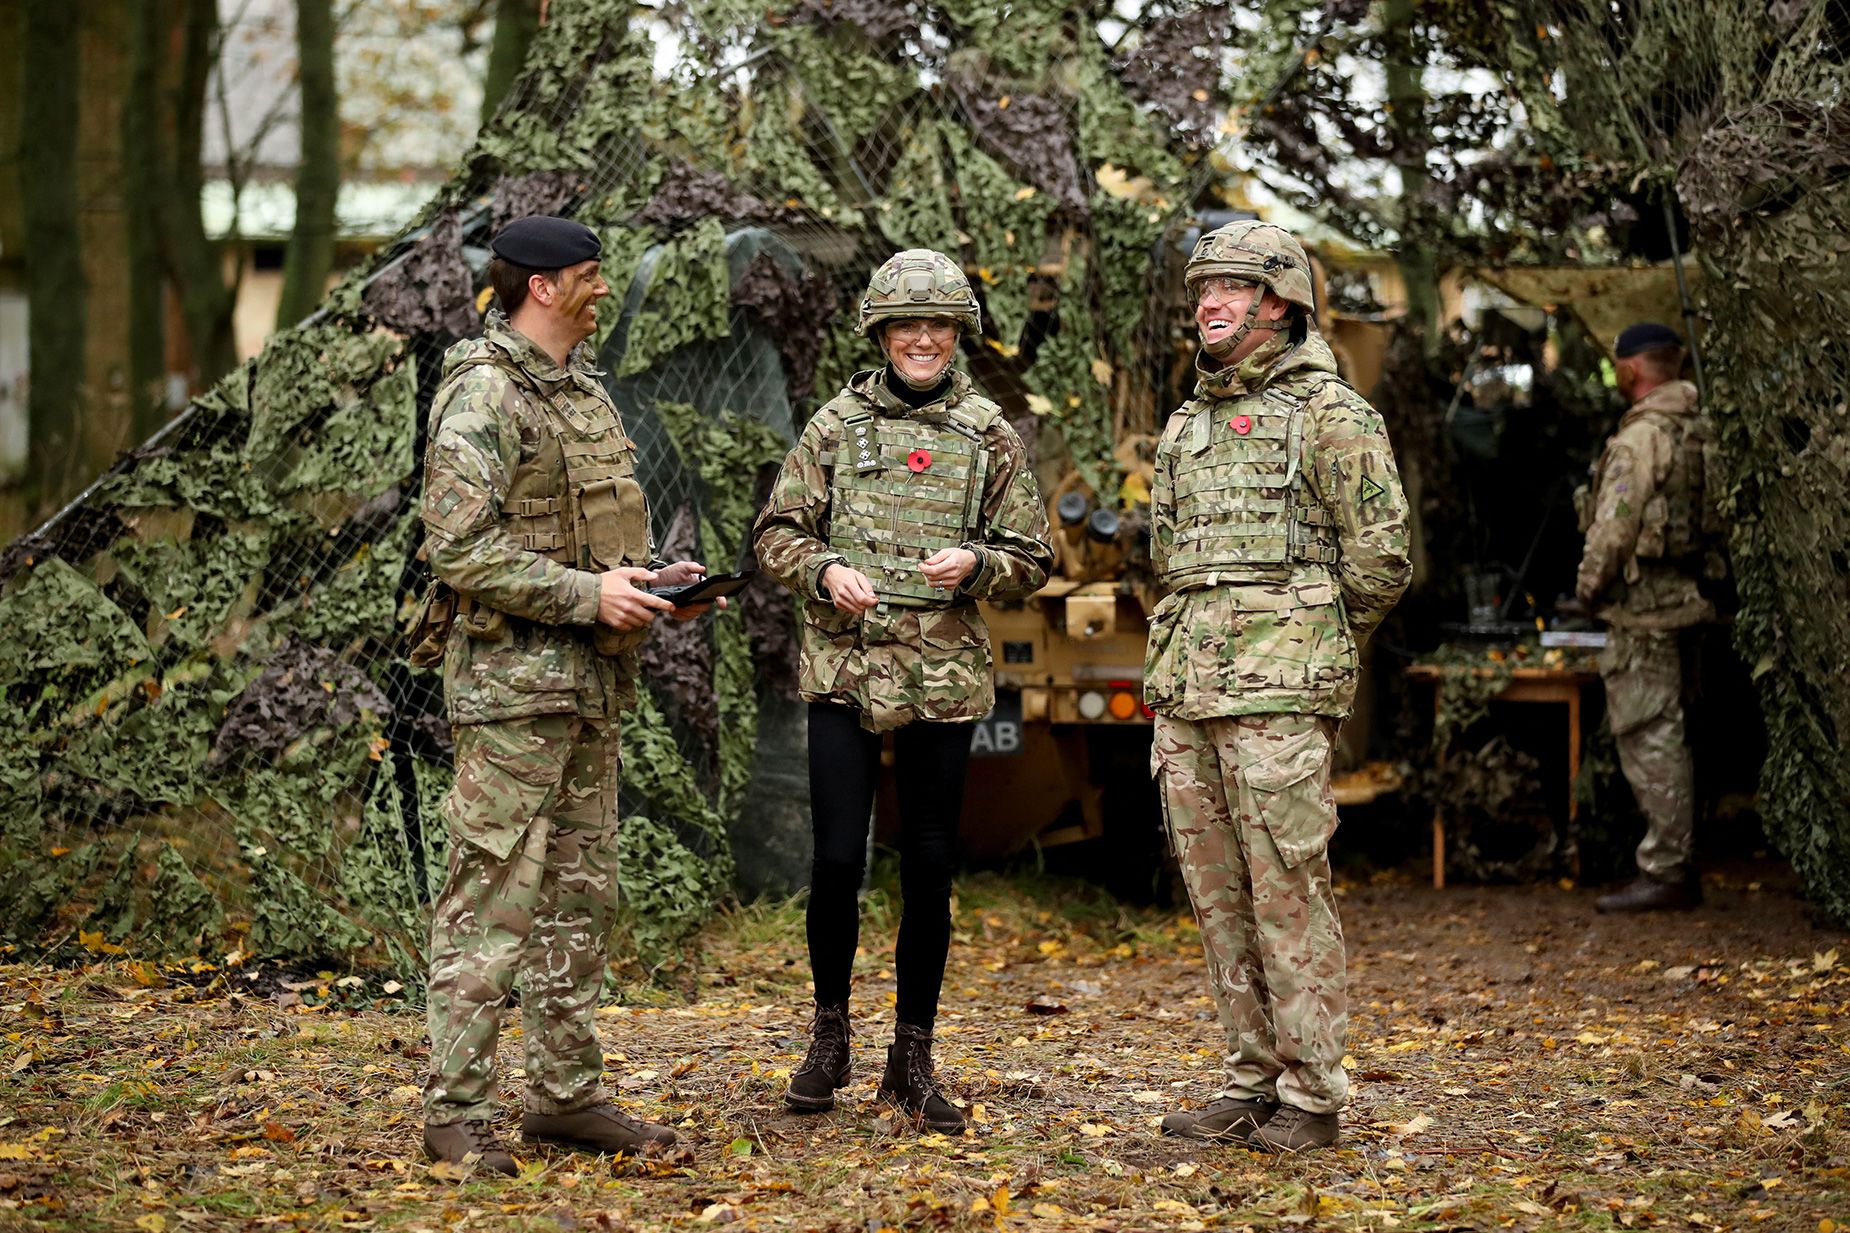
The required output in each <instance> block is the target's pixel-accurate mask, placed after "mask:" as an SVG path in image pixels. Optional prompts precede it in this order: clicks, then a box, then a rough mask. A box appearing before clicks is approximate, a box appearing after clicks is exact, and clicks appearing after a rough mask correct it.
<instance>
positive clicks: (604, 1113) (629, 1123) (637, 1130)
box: [590, 1103, 645, 1134]
mask: <svg viewBox="0 0 1850 1233" xmlns="http://www.w3.org/2000/svg"><path fill="white" fill-rule="evenodd" d="M590 1112H593V1113H596V1114H598V1115H599V1116H600V1117H604V1118H608V1119H609V1120H610V1121H613V1122H615V1123H616V1124H617V1125H619V1126H621V1127H623V1129H625V1130H627V1131H630V1132H631V1133H633V1134H643V1133H645V1128H644V1126H643V1123H642V1121H641V1119H639V1118H634V1117H631V1116H630V1115H629V1114H627V1113H625V1112H624V1111H623V1110H621V1109H619V1108H617V1106H615V1105H613V1104H608V1103H606V1104H601V1105H594V1106H592V1108H591V1110H590Z"/></svg>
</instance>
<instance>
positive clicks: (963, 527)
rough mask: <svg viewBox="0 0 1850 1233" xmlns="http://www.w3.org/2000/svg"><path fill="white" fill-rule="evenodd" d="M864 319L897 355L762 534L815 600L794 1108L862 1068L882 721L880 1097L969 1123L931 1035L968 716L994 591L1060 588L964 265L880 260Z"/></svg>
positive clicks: (806, 685) (868, 330)
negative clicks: (948, 1087) (892, 881)
mask: <svg viewBox="0 0 1850 1233" xmlns="http://www.w3.org/2000/svg"><path fill="white" fill-rule="evenodd" d="M860 330H861V333H862V334H863V335H865V336H867V337H869V338H872V339H874V340H875V341H876V342H877V343H878V345H879V346H880V348H881V350H882V351H883V352H884V353H885V354H886V358H887V364H886V367H885V368H884V369H876V370H873V371H869V372H863V373H859V374H857V375H856V376H855V377H854V379H853V380H852V381H851V382H850V383H849V386H848V388H847V389H845V390H843V391H842V392H841V393H840V394H839V395H838V396H837V397H836V398H834V399H833V400H832V401H830V402H829V403H828V404H827V405H825V406H823V407H822V408H821V409H820V410H818V411H817V412H816V413H815V415H814V416H812V417H811V418H810V421H809V423H808V425H807V426H805V428H804V429H803V434H802V436H801V438H800V439H799V440H798V441H797V445H796V448H795V449H793V450H791V451H790V454H789V456H788V457H787V458H785V459H784V466H783V470H782V471H781V472H780V473H779V475H778V478H777V484H776V486H775V487H774V488H773V489H772V491H771V496H770V499H769V500H768V501H767V503H766V504H765V507H764V510H763V512H761V513H760V514H759V515H758V523H757V526H756V528H755V530H754V533H753V536H754V542H755V544H756V547H757V553H758V560H759V563H760V564H761V565H762V567H763V568H764V570H765V571H766V572H767V573H769V574H770V575H772V576H773V577H774V578H776V579H777V580H778V581H779V582H782V583H783V584H784V585H785V586H787V587H789V588H790V589H791V590H792V591H794V592H796V594H797V595H798V596H800V597H801V598H802V600H803V601H804V603H803V643H802V677H801V690H802V695H803V697H804V699H805V700H806V701H808V703H809V784H810V798H811V799H810V813H811V818H812V825H813V831H814V836H815V856H814V860H813V863H812V865H811V873H810V891H809V909H808V921H807V932H808V938H809V957H810V970H811V974H812V976H813V978H814V982H815V998H816V1009H815V1017H814V1020H813V1024H812V1041H811V1045H810V1049H809V1053H808V1056H807V1057H805V1059H804V1061H803V1065H802V1066H801V1067H800V1068H799V1069H798V1070H797V1072H796V1074H795V1075H794V1076H792V1078H791V1081H790V1087H789V1090H788V1091H787V1092H786V1094H785V1101H786V1102H787V1103H788V1104H789V1105H790V1106H791V1107H792V1108H794V1109H798V1110H803V1111H812V1112H820V1111H822V1110H826V1109H830V1108H833V1107H834V1104H835V1092H836V1090H837V1089H838V1088H841V1087H844V1086H846V1085H847V1082H848V1074H849V1046H848V1037H849V1025H848V994H849V986H850V982H851V978H852V975H853V967H854V953H855V948H856V946H857V945H858V943H859V936H860V905H859V902H858V895H859V893H860V888H861V880H862V877H863V875H864V874H865V872H866V869H865V866H866V851H867V835H868V826H869V824H870V822H871V814H872V810H873V802H874V790H875V786H876V783H877V781H878V776H879V770H880V746H881V740H882V736H883V734H885V733H887V732H892V733H893V734H894V739H893V773H894V775H895V777H896V779H897V782H898V785H899V810H900V888H901V893H902V895H903V897H904V900H905V903H904V910H903V914H902V916H901V918H900V924H899V939H898V946H897V950H896V955H895V959H894V969H895V972H896V973H897V976H898V983H899V1001H898V1005H897V1007H896V1010H895V1018H896V1024H895V1029H894V1042H893V1044H892V1046H891V1047H890V1048H889V1049H888V1050H887V1062H886V1072H885V1075H884V1077H883V1078H882V1079H881V1082H880V1094H881V1095H882V1096H883V1097H885V1098H887V1099H888V1100H890V1101H892V1102H894V1103H896V1104H897V1105H899V1106H900V1107H901V1108H902V1109H903V1110H905V1111H906V1112H907V1113H909V1114H911V1115H912V1117H913V1118H915V1119H917V1120H922V1121H923V1122H924V1124H925V1125H927V1126H929V1127H930V1128H932V1129H933V1130H938V1131H946V1132H950V1133H956V1132H958V1131H961V1130H962V1129H963V1127H964V1117H963V1114H962V1113H961V1112H959V1111H958V1109H957V1107H956V1106H955V1105H953V1104H951V1103H950V1102H949V1101H948V1100H946V1099H945V1098H944V1096H943V1094H942V1093H941V1092H940V1091H939V1088H938V1085H937V1081H936V1079H935V1077H934V1074H933V1068H932V1057H931V1038H932V1027H933V1024H934V1022H935V1020H936V1018H937V1013H938V995H939V990H940V987H941V986H942V984H943V981H944V964H945V957H946V955H947V953H948V952H949V949H950V939H951V910H950V895H951V874H952V870H953V865H954V861H955V858H956V838H957V820H958V814H959V813H960V812H961V810H962V806H963V789H964V773H965V770H966V768H967V766H968V763H969V758H970V734H971V724H972V723H974V722H975V721H976V720H978V719H981V718H982V717H983V716H984V715H985V714H987V713H988V712H989V710H990V709H991V707H992V706H993V705H994V702H995V681H994V677H993V675H992V671H991V669H992V665H991V660H990V646H989V634H988V631H987V629H986V627H985V625H984V623H983V617H982V615H981V613H979V612H978V611H977V607H976V601H977V600H979V599H1018V598H1021V597H1024V596H1027V595H1030V594H1032V593H1033V592H1035V591H1036V590H1038V589H1040V587H1041V586H1042V584H1043V583H1045V582H1046V580H1047V573H1048V569H1049V567H1050V566H1051V564H1052V561H1053V550H1052V548H1051V547H1050V546H1049V544H1048V542H1047V536H1048V529H1047V514H1046V511H1045V509H1043V508H1042V504H1041V497H1040V492H1039V490H1038V488H1037V486H1036V484H1035V482H1034V473H1033V471H1032V470H1031V469H1030V468H1029V466H1028V459H1027V453H1026V451H1025V450H1024V448H1023V447H1022V443H1021V439H1020V438H1019V437H1017V436H1016V435H1015V431H1014V429H1012V428H1011V427H1010V426H1009V424H1008V421H1007V420H1005V419H1003V418H1002V413H1001V410H1000V409H999V408H998V407H997V406H996V405H995V404H994V403H992V402H990V401H989V400H988V399H987V398H984V397H983V396H982V395H980V394H978V393H976V392H975V390H973V389H972V388H971V385H970V379H969V377H967V376H965V375H964V373H963V372H962V371H960V370H958V369H956V368H954V367H953V366H952V360H953V359H954V357H955V356H956V353H957V344H958V340H959V338H960V336H962V335H965V334H968V335H969V336H972V337H975V336H977V335H979V334H980V332H981V324H980V319H979V317H978V310H977V304H976V296H975V295H974V293H973V292H972V291H971V289H970V283H969V280H968V279H966V278H965V277H964V273H963V270H962V269H960V268H959V267H958V265H957V263H956V262H954V261H952V260H951V259H950V258H949V257H946V256H944V255H943V254H942V253H937V252H932V251H930V250H927V249H908V250H906V251H905V252H901V253H898V254H896V255H894V256H893V257H891V258H889V259H888V260H887V262H886V263H885V264H884V265H882V266H881V267H880V268H879V269H878V270H876V271H875V272H874V276H873V279H872V281H871V282H870V283H869V284H868V287H867V293H866V295H865V296H864V297H863V298H862V300H861V318H860Z"/></svg>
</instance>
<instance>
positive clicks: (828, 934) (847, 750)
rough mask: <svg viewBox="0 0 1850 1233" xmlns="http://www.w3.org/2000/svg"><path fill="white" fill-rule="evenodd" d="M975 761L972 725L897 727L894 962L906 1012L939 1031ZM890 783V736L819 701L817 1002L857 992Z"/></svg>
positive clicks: (812, 947) (813, 929) (813, 906)
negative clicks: (865, 912)
mask: <svg viewBox="0 0 1850 1233" xmlns="http://www.w3.org/2000/svg"><path fill="white" fill-rule="evenodd" d="M969 764H970V725H969V724H952V723H912V724H907V725H906V726H905V727H903V728H900V729H899V730H898V731H896V732H895V733H894V734H893V772H894V775H895V777H896V782H897V783H898V785H899V889H900V895H901V896H902V898H903V899H904V901H905V902H904V905H903V910H902V912H901V915H900V919H899V944H898V950H897V953H896V954H895V956H894V960H893V970H894V972H895V974H896V975H897V976H898V978H899V1006H898V1018H899V1022H901V1023H909V1024H912V1025H913V1026H915V1027H922V1028H925V1029H926V1030H928V1031H929V1030H930V1029H931V1026H932V1022H933V1020H935V1019H936V1018H937V1015H938V991H939V990H940V988H942V986H943V985H944V960H945V956H946V955H947V954H949V953H950V949H951V872H952V867H953V866H954V865H955V863H956V859H957V815H958V813H959V812H960V811H961V810H962V808H963V799H964V772H965V770H966V769H968V767H969ZM879 781H880V736H879V734H878V733H874V732H868V731H866V730H864V729H863V728H862V727H861V713H860V712H859V711H858V710H856V709H854V708H853V707H850V706H843V705H841V704H839V703H834V702H812V703H810V704H809V794H810V817H811V824H812V827H813V830H814V834H815V839H816V855H815V858H814V861H813V863H812V864H811V865H810V878H809V918H808V926H809V969H810V975H811V976H812V977H813V978H814V979H815V982H816V1001H817V1003H819V1004H820V1005H823V1006H836V1005H840V1004H841V1003H843V1002H846V1001H847V1000H848V983H849V978H850V976H851V975H852V973H853V968H854V951H855V947H856V946H858V945H859V944H860V935H861V906H860V903H859V901H858V896H859V894H860V890H861V879H862V877H863V876H864V875H865V874H866V871H867V829H868V827H869V826H870V825H872V821H873V807H874V788H875V786H876V785H877V784H878V783H879Z"/></svg>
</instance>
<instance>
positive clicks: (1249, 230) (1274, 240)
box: [1182, 218, 1317, 313]
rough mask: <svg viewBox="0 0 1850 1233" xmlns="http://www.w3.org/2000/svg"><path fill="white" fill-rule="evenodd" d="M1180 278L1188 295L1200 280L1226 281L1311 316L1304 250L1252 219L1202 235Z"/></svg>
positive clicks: (1284, 234) (1282, 232)
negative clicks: (1267, 292) (1261, 290)
mask: <svg viewBox="0 0 1850 1233" xmlns="http://www.w3.org/2000/svg"><path fill="white" fill-rule="evenodd" d="M1182 276H1183V278H1184V280H1185V281H1186V282H1187V284H1188V287H1189V290H1190V291H1191V292H1192V291H1193V290H1194V288H1195V284H1196V283H1198V282H1200V281H1201V280H1202V279H1204V278H1215V277H1224V278H1231V279H1233V280H1234V281H1235V282H1241V283H1249V284H1254V285H1257V286H1262V287H1269V288H1271V290H1272V293H1273V294H1274V295H1276V296H1278V297H1279V298H1280V299H1282V300H1287V301H1289V302H1290V303H1293V304H1296V305H1297V306H1298V307H1299V308H1301V309H1303V310H1304V311H1305V312H1307V313H1314V312H1316V311H1317V299H1316V293H1315V292H1313V291H1312V290H1311V283H1310V258H1309V257H1307V256H1305V255H1304V246H1303V245H1302V244H1299V243H1298V241H1297V237H1295V236H1293V235H1292V234H1291V233H1290V232H1289V231H1286V230H1285V229H1284V228H1283V227H1280V226H1278V225H1277V224H1275V223H1267V222H1261V221H1260V220H1259V219H1256V218H1243V219H1240V220H1239V221H1238V222H1232V223H1228V224H1227V225H1226V226H1224V227H1216V228H1215V229H1214V230H1212V231H1210V232H1208V233H1207V234H1206V235H1204V236H1202V237H1201V239H1199V240H1197V241H1196V242H1195V251H1194V253H1193V254H1192V255H1191V256H1190V257H1189V259H1188V265H1187V267H1186V268H1185V269H1184V271H1183V275H1182Z"/></svg>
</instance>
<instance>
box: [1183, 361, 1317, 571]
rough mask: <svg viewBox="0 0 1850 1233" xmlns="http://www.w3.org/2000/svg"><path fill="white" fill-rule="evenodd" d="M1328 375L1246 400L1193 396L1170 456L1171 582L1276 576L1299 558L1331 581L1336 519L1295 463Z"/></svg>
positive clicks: (1297, 567) (1298, 567)
mask: <svg viewBox="0 0 1850 1233" xmlns="http://www.w3.org/2000/svg"><path fill="white" fill-rule="evenodd" d="M1328 380H1329V378H1328V377H1323V376H1319V377H1318V378H1317V379H1315V382H1314V384H1313V383H1308V382H1304V381H1291V380H1287V381H1285V382H1281V383H1279V384H1277V385H1274V386H1271V387H1269V388H1268V389H1266V390H1264V391H1263V392H1261V393H1259V394H1249V395H1247V396H1246V397H1244V398H1239V399H1227V400H1210V399H1196V400H1195V401H1194V402H1193V403H1192V404H1191V408H1192V409H1191V410H1190V412H1189V415H1188V417H1187V418H1186V420H1185V421H1184V423H1183V425H1182V429H1181V432H1180V434H1179V435H1178V437H1177V438H1176V440H1175V444H1174V447H1173V448H1174V449H1175V454H1174V458H1173V461H1172V462H1171V464H1170V477H1171V489H1172V491H1173V493H1174V499H1175V536H1174V539H1173V541H1172V543H1171V546H1170V550H1169V554H1168V568H1167V570H1166V573H1165V577H1164V581H1165V582H1167V583H1168V584H1169V585H1170V586H1172V587H1175V588H1177V589H1181V588H1183V587H1185V586H1187V585H1188V584H1190V583H1206V584H1208V585H1214V584H1218V583H1225V582H1234V583H1238V582H1282V581H1285V580H1286V579H1287V578H1289V577H1290V576H1291V575H1293V574H1298V575H1302V574H1303V573H1304V572H1305V567H1306V566H1309V567H1310V572H1311V573H1313V574H1314V575H1316V576H1317V580H1320V581H1328V569H1329V566H1331V565H1333V564H1335V563H1336V559H1337V548H1336V529H1335V525H1334V520H1333V519H1332V517H1331V515H1330V512H1329V511H1328V510H1327V509H1325V508H1324V507H1323V506H1322V504H1321V503H1319V502H1318V501H1316V499H1315V498H1314V497H1313V495H1312V494H1311V492H1310V488H1309V484H1308V482H1307V477H1306V476H1305V474H1304V472H1303V470H1302V468H1301V467H1300V466H1299V465H1298V459H1299V456H1300V454H1301V453H1302V449H1303V442H1304V430H1305V423H1306V420H1307V418H1308V412H1309V406H1310V401H1311V398H1312V397H1313V396H1314V395H1315V394H1316V392H1317V391H1318V389H1320V388H1321V387H1322V386H1323V385H1324V384H1326V383H1327V382H1328ZM1242 430H1243V431H1242Z"/></svg>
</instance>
